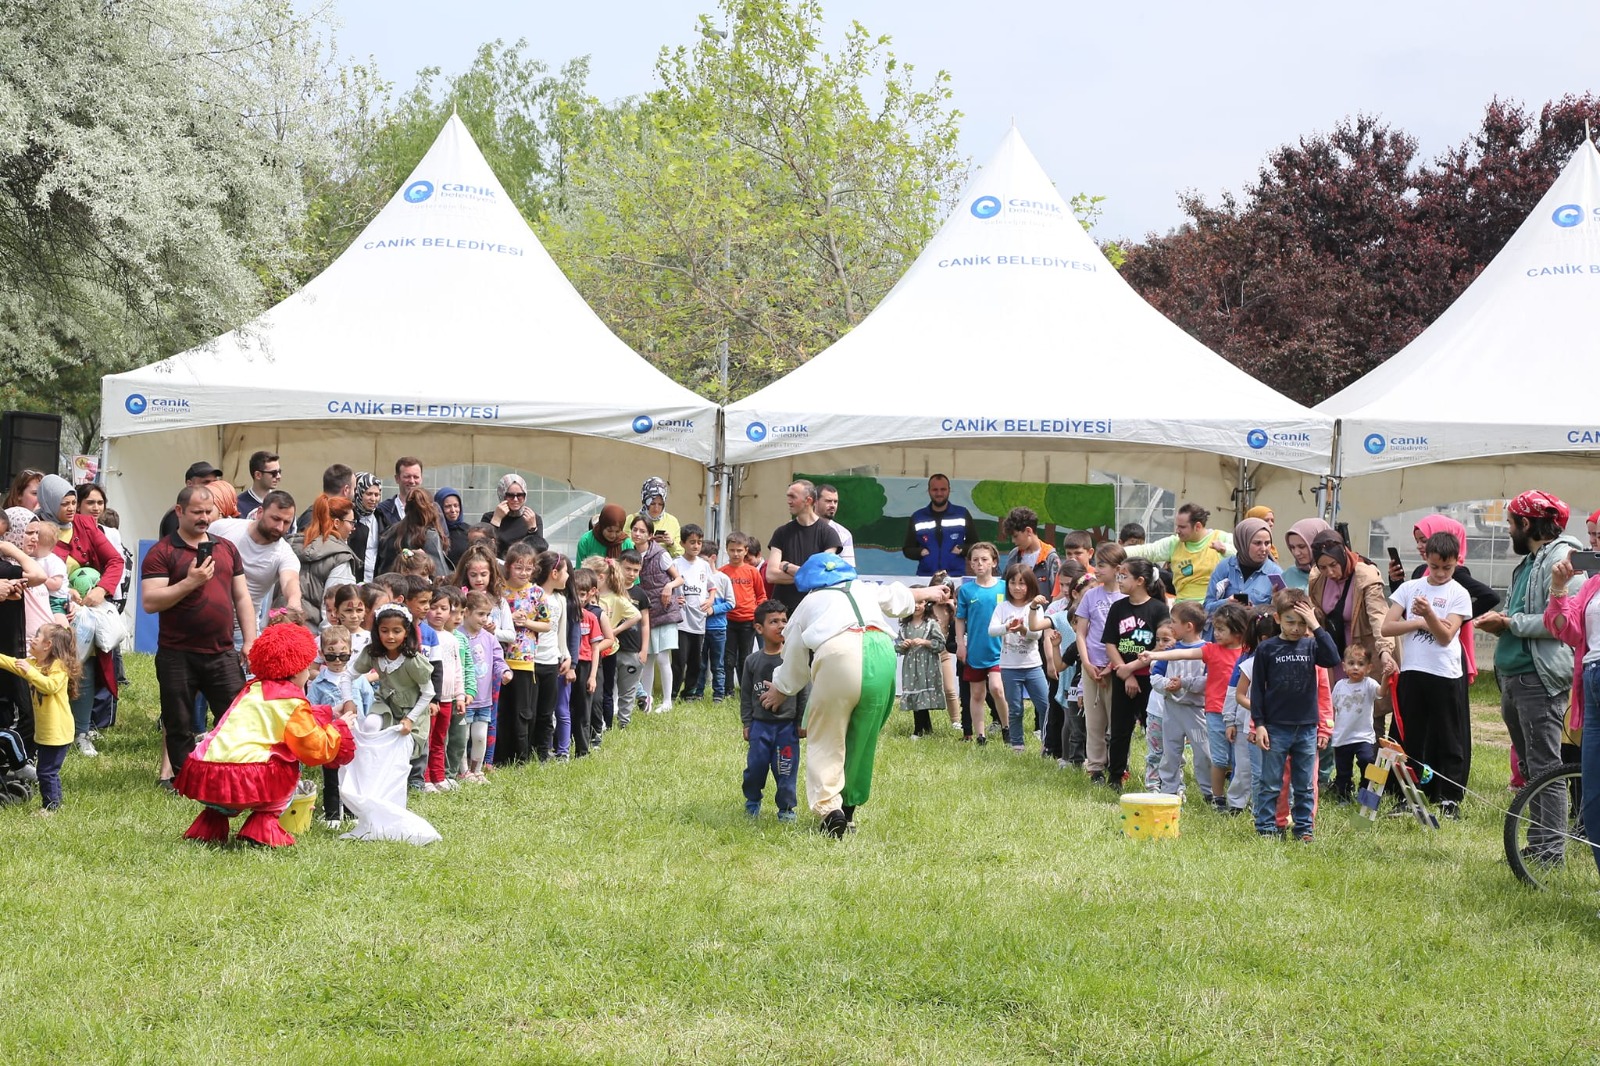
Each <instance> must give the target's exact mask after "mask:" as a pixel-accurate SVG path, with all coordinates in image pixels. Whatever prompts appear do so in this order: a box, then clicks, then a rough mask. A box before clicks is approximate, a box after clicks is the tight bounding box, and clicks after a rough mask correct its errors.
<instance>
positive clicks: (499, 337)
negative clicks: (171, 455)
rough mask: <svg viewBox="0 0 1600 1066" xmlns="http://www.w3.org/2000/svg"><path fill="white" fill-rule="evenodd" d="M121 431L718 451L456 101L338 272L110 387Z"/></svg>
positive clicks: (711, 418)
mask: <svg viewBox="0 0 1600 1066" xmlns="http://www.w3.org/2000/svg"><path fill="white" fill-rule="evenodd" d="M101 411H102V417H103V426H104V434H105V436H107V437H120V436H126V435H130V434H138V433H151V432H158V431H161V430H170V429H181V428H189V427H194V426H210V425H221V424H227V423H240V422H245V423H249V422H263V421H283V420H309V419H318V420H331V421H345V420H355V419H361V420H369V421H370V420H373V419H377V420H380V421H395V422H399V423H418V422H421V423H427V424H429V425H432V426H440V425H459V426H462V427H465V428H471V429H476V428H479V427H485V426H513V427H533V428H537V429H543V430H552V431H556V432H566V433H574V434H585V435H592V436H603V437H612V438H616V439H619V440H627V441H632V442H634V443H637V444H641V445H644V446H646V447H652V448H659V449H663V450H666V451H672V452H676V453H678V454H680V455H685V456H689V457H692V458H695V459H699V460H703V461H709V460H711V459H712V458H713V457H714V453H715V445H716V406H715V405H714V404H712V403H710V402H709V401H707V400H704V399H702V398H701V397H699V396H697V395H695V394H694V393H693V392H691V391H690V390H688V389H686V388H684V387H683V386H681V385H679V384H677V383H676V382H674V381H672V380H671V379H669V378H668V377H667V376H666V375H665V374H662V373H661V372H660V371H659V370H657V369H656V368H655V367H653V366H651V365H650V364H649V363H648V362H646V361H645V360H644V359H642V358H641V357H640V356H639V355H638V354H636V353H635V352H634V351H633V350H632V349H631V348H629V347H628V346H627V345H626V344H624V343H623V342H622V341H621V340H619V339H618V338H617V337H616V336H615V335H614V334H613V333H611V331H610V330H608V329H607V328H606V326H605V325H604V324H603V323H602V322H601V321H600V319H599V318H597V317H596V316H595V314H594V312H593V311H592V310H591V309H590V308H589V306H588V304H586V303H585V302H584V300H583V297H581V296H579V295H578V292H577V290H576V289H574V288H573V287H572V284H571V283H570V282H569V281H568V280H567V278H566V276H565V275H564V274H562V273H561V270H560V268H559V267H557V266H556V264H555V262H554V261H553V260H552V259H551V258H550V256H549V254H548V253H546V252H545V250H544V248H543V247H542V246H541V245H540V244H539V241H538V239H537V238H536V237H535V236H534V235H533V231H532V230H531V229H529V228H528V224H527V222H526V221H524V220H523V218H522V215H521V214H520V213H519V212H518V211H517V208H516V206H515V205H514V204H513V203H512V202H511V200H510V198H509V197H508V196H507V195H506V192H505V189H503V188H502V187H501V185H500V183H499V181H498V180H496V178H495V176H494V173H493V172H492V171H491V170H490V168H489V164H488V162H487V161H485V159H484V158H483V153H482V152H480V151H479V150H478V146H477V145H476V144H475V143H473V140H472V136H471V134H469V133H468V132H467V129H466V127H465V126H464V125H463V124H462V122H461V120H460V119H459V118H457V117H456V116H455V115H451V116H450V120H449V121H448V122H446V123H445V126H444V129H443V130H442V131H441V132H440V134H439V137H438V139H437V140H435V141H434V143H433V147H432V148H430V149H429V150H428V154H427V155H425V156H424V157H423V159H422V162H421V163H419V164H417V168H416V170H414V171H412V173H411V177H410V178H409V179H408V180H407V181H406V183H405V185H404V186H403V187H402V188H401V189H400V190H399V191H397V192H396V193H395V195H394V197H393V199H391V200H390V201H389V203H388V204H387V205H386V206H385V207H384V208H383V210H382V211H381V212H379V214H378V216H377V217H376V218H374V219H373V220H372V222H371V223H370V224H369V225H368V226H367V228H366V229H365V230H363V231H362V233H361V236H359V237H358V238H356V240H355V242H354V243H353V244H352V245H351V246H350V247H349V248H348V249H346V250H345V251H344V253H343V254H342V255H340V256H339V258H338V259H337V260H335V261H334V262H333V263H332V264H331V265H330V266H329V267H328V268H327V270H325V271H323V272H322V273H321V274H320V275H318V276H317V277H316V278H315V279H313V280H312V281H311V282H309V283H308V284H307V285H306V286H305V287H304V288H302V289H301V290H300V291H299V292H297V293H295V294H294V295H293V296H290V297H289V298H288V299H286V300H284V301H283V302H282V303H280V304H278V305H277V306H276V307H273V308H272V309H271V310H269V311H267V312H266V313H265V314H263V315H261V316H260V317H259V318H257V319H255V320H254V321H252V322H251V323H249V324H248V325H247V326H243V327H241V328H239V329H236V330H234V331H232V332H230V333H226V334H224V335H222V336H221V337H218V338H216V339H215V340H213V341H210V342H209V343H207V344H204V345H201V346H200V347H198V348H195V349H193V350H191V351H187V352H184V353H182V354H180V355H174V356H172V357H170V358H168V359H164V360H162V361H161V362H159V363H154V364H152V365H150V366H146V367H142V368H140V369H138V370H134V371H131V372H129V373H126V374H117V375H114V376H111V377H107V378H106V379H105V380H104V382H103V385H102V392H101Z"/></svg>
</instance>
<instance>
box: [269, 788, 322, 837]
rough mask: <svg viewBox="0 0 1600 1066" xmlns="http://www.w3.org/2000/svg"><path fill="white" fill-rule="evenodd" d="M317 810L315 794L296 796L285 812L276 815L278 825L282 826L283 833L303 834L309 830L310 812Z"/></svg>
mask: <svg viewBox="0 0 1600 1066" xmlns="http://www.w3.org/2000/svg"><path fill="white" fill-rule="evenodd" d="M316 808H317V796H316V793H314V792H313V793H312V794H311V795H309V796H296V797H295V798H294V802H293V803H291V804H289V807H288V809H287V810H285V811H284V812H283V813H282V814H280V815H278V824H279V825H281V826H283V831H284V832H285V833H290V834H295V833H304V832H305V831H306V830H307V829H310V828H311V812H312V811H314V810H316Z"/></svg>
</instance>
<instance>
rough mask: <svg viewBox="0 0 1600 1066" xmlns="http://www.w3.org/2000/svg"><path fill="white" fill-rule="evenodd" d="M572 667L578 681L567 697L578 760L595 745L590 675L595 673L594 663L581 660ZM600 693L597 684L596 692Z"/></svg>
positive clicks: (574, 751)
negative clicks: (590, 702) (590, 711)
mask: <svg viewBox="0 0 1600 1066" xmlns="http://www.w3.org/2000/svg"><path fill="white" fill-rule="evenodd" d="M572 666H573V669H575V670H577V671H578V679H577V680H576V681H574V682H573V683H572V691H571V692H570V693H569V694H568V696H567V714H568V716H569V717H570V719H571V721H572V757H573V758H574V759H577V758H580V757H582V756H584V755H587V754H589V746H590V745H591V744H593V743H594V730H593V729H592V728H591V727H590V724H589V675H590V674H592V673H594V662H593V661H592V660H589V659H579V660H578V661H577V662H575V663H573V664H572ZM599 691H600V687H599V682H596V683H595V692H597V693H598V692H599Z"/></svg>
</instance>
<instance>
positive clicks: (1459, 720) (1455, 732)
mask: <svg viewBox="0 0 1600 1066" xmlns="http://www.w3.org/2000/svg"><path fill="white" fill-rule="evenodd" d="M1395 695H1396V696H1397V697H1398V698H1399V701H1400V714H1401V716H1402V717H1403V718H1404V719H1405V732H1406V739H1405V748H1406V755H1407V756H1408V757H1409V758H1411V759H1413V760H1416V761H1420V762H1424V763H1427V764H1428V765H1429V766H1431V767H1433V769H1434V771H1435V776H1434V777H1433V779H1432V780H1430V781H1429V782H1428V783H1427V784H1425V785H1423V786H1422V794H1423V795H1425V796H1427V797H1428V799H1430V800H1436V801H1437V800H1452V801H1454V802H1456V803H1460V802H1461V797H1462V796H1463V795H1464V793H1463V792H1462V789H1461V784H1465V783H1466V780H1467V767H1468V766H1469V763H1468V761H1467V760H1468V755H1467V752H1468V751H1469V750H1470V749H1471V747H1472V728H1471V725H1470V724H1469V723H1470V721H1471V718H1470V713H1471V712H1470V708H1469V707H1468V706H1467V705H1466V688H1465V687H1464V686H1463V685H1462V684H1461V681H1460V679H1459V678H1454V677H1440V676H1438V675H1437V674H1429V673H1424V672H1423V671H1421V670H1402V671H1400V680H1399V683H1398V684H1397V685H1396V686H1395ZM1445 777H1447V778H1449V779H1450V781H1452V782H1460V783H1461V784H1451V783H1449V782H1446V781H1444V780H1443V779H1442V778H1445Z"/></svg>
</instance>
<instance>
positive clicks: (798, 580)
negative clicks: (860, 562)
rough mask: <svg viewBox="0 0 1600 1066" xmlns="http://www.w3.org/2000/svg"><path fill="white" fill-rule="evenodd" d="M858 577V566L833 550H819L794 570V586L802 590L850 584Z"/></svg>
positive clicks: (808, 590) (807, 590)
mask: <svg viewBox="0 0 1600 1066" xmlns="http://www.w3.org/2000/svg"><path fill="white" fill-rule="evenodd" d="M855 579H856V568H855V567H853V566H851V565H850V564H849V563H848V562H847V561H845V559H844V558H843V557H842V556H838V555H835V554H834V553H833V552H818V553H817V554H815V555H813V556H812V557H811V558H809V559H807V560H806V561H805V562H803V563H801V564H800V569H798V570H796V571H795V572H794V587H795V588H797V589H799V590H800V591H801V592H810V591H811V590H812V589H825V588H828V587H829V586H831V585H848V584H850V582H852V581H854V580H855Z"/></svg>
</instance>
